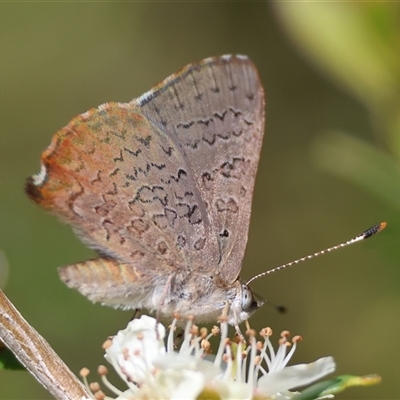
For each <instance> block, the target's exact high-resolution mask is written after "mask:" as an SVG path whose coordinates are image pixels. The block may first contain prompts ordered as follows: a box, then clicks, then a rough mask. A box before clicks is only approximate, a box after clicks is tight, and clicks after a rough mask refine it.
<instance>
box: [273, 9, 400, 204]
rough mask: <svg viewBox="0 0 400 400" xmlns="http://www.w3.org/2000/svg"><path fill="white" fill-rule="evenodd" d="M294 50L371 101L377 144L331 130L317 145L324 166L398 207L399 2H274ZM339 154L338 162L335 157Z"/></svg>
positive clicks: (366, 102)
mask: <svg viewBox="0 0 400 400" xmlns="http://www.w3.org/2000/svg"><path fill="white" fill-rule="evenodd" d="M275 6H276V9H277V10H278V13H279V16H280V17H281V20H282V21H283V23H284V26H285V28H286V29H287V31H288V32H289V34H290V36H291V38H292V39H293V40H294V42H295V43H296V44H297V45H298V47H299V49H300V50H301V51H302V52H304V54H306V55H308V56H309V57H310V59H311V60H312V61H313V62H314V63H316V64H317V65H318V66H319V67H320V68H321V69H323V70H324V71H325V72H326V74H327V75H328V76H329V77H331V78H332V79H335V80H336V81H338V82H339V84H340V85H341V86H343V87H344V88H346V89H347V90H348V91H349V92H351V93H352V94H353V95H354V96H356V97H357V98H358V100H359V101H361V102H362V103H364V104H365V106H366V107H367V108H368V110H369V113H370V117H371V120H372V122H373V123H374V127H375V133H376V139H377V141H378V143H381V147H383V146H384V149H381V150H380V149H378V148H377V147H376V144H375V143H368V142H366V141H365V140H355V139H354V137H352V135H351V134H347V133H343V132H342V133H338V132H334V133H328V134H326V135H325V136H321V137H320V138H319V139H318V141H317V142H316V144H315V147H314V154H315V159H316V160H317V161H318V162H319V164H320V165H321V166H323V167H324V168H326V169H327V170H329V171H331V172H334V173H336V174H338V175H340V176H343V177H345V178H347V179H349V180H352V181H354V182H355V183H357V184H359V185H361V186H362V187H363V188H364V189H367V190H369V191H370V192H371V193H373V194H374V195H377V196H378V197H379V198H380V200H382V201H386V202H387V203H388V204H390V206H395V207H397V208H399V207H400V201H399V199H400V196H399V194H400V193H399V191H400V187H399V182H400V57H399V49H400V5H399V3H398V2H396V3H387V2H336V3H335V2H333V3H332V2H329V3H328V2H322V3H310V4H307V5H306V6H304V4H298V3H297V4H296V3H286V2H278V3H275ZM338 160H340V162H338Z"/></svg>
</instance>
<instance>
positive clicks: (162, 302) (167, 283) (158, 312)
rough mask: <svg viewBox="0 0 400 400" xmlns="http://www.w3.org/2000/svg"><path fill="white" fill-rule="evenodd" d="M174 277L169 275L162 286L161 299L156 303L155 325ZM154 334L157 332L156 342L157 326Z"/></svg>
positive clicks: (158, 320)
mask: <svg viewBox="0 0 400 400" xmlns="http://www.w3.org/2000/svg"><path fill="white" fill-rule="evenodd" d="M174 277H175V276H174V275H170V276H169V277H168V279H167V282H166V284H165V286H164V290H163V292H162V294H161V298H160V302H159V303H158V307H157V312H156V325H158V323H159V322H160V317H161V308H162V306H163V305H164V301H165V299H166V298H167V296H168V292H169V291H170V290H171V287H172V281H173V279H174ZM156 332H157V340H158V339H159V337H158V326H157V327H156Z"/></svg>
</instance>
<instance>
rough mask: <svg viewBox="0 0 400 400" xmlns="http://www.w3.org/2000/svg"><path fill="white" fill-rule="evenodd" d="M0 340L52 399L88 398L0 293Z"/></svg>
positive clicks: (43, 340) (53, 353) (69, 372)
mask: <svg viewBox="0 0 400 400" xmlns="http://www.w3.org/2000/svg"><path fill="white" fill-rule="evenodd" d="M0 338H1V340H2V341H3V342H4V343H5V344H6V346H7V347H8V348H9V349H10V350H11V351H12V352H13V353H14V354H15V356H16V357H17V358H18V360H19V362H20V363H21V364H22V365H23V366H24V367H25V368H26V369H27V370H28V371H29V372H30V373H31V374H32V375H33V376H34V377H35V378H36V379H37V380H38V381H39V382H40V383H41V384H42V385H43V386H44V387H45V388H46V389H47V390H48V391H49V392H50V393H51V394H52V395H53V396H54V398H56V399H60V400H61V399H62V400H67V399H69V400H78V399H79V400H80V399H82V398H90V396H89V394H88V392H87V390H86V388H85V386H84V385H83V384H82V383H81V382H80V381H79V379H78V378H77V377H76V376H75V375H74V374H73V373H72V372H71V370H70V369H69V368H68V367H67V366H66V365H65V363H64V362H63V361H62V360H61V358H60V357H59V356H58V355H57V354H56V352H55V351H54V350H53V349H52V348H51V347H50V345H49V344H48V343H47V341H46V340H45V339H44V338H43V337H42V336H40V335H39V333H37V332H36V330H35V329H33V328H32V327H31V326H30V325H29V324H28V322H26V321H25V319H24V318H23V317H22V315H21V314H20V313H19V312H18V310H17V309H16V308H15V307H14V306H13V304H12V303H11V302H10V301H9V300H8V298H7V297H6V295H5V294H4V293H3V292H2V291H1V290H0Z"/></svg>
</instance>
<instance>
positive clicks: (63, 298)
mask: <svg viewBox="0 0 400 400" xmlns="http://www.w3.org/2000/svg"><path fill="white" fill-rule="evenodd" d="M399 27H400V18H399V6H398V5H396V4H389V3H387V4H385V5H382V4H379V3H362V4H356V3H352V4H350V3H348V4H346V3H336V4H334V3H329V4H328V3H325V4H324V3H301V4H296V3H274V4H266V3H265V4H264V3H250V2H247V3H224V2H221V3H191V2H187V3H182V2H176V3H168V2H165V3H164V2H161V3H150V2H148V3H146V2H142V3H111V2H110V3H90V2H86V3H2V4H1V5H0V54H1V55H0V249H2V250H3V251H4V254H5V255H6V257H7V259H8V263H9V271H8V274H9V276H8V280H7V282H6V283H5V284H3V287H4V290H5V292H6V294H7V295H8V296H9V298H10V299H11V300H12V301H13V303H14V304H15V305H16V307H17V308H18V309H19V310H20V312H21V313H22V314H23V316H24V317H25V318H26V319H27V320H28V321H29V322H30V323H31V324H32V325H33V326H34V327H35V328H36V329H37V330H38V331H39V332H40V333H41V334H42V335H43V336H44V337H45V338H46V339H47V340H48V341H49V342H50V344H51V345H52V346H53V347H54V349H55V350H56V351H57V352H58V353H59V354H60V356H61V357H62V358H63V359H64V361H65V362H66V363H67V364H68V365H69V366H70V368H71V369H72V370H73V371H74V372H76V373H77V372H78V371H79V369H80V368H81V367H83V366H87V367H89V368H90V369H92V370H95V369H96V367H97V365H98V364H100V363H103V362H104V361H103V352H102V350H101V344H102V342H103V341H104V339H105V338H106V337H107V336H109V335H112V334H114V333H115V332H116V331H117V330H118V329H120V328H123V327H125V325H126V323H127V321H128V319H129V318H130V317H131V313H130V312H123V311H116V310H112V309H108V308H106V307H101V306H100V305H93V304H91V303H90V302H89V301H88V300H86V299H85V298H84V297H83V296H81V295H80V294H79V293H77V292H75V291H72V290H70V289H68V288H67V287H66V286H64V284H63V283H62V282H61V281H60V280H59V279H58V275H57V270H56V267H58V266H61V265H64V264H68V263H72V262H74V261H81V260H84V259H87V258H89V257H90V256H91V255H92V253H91V251H90V250H88V249H86V248H85V246H84V245H83V244H81V243H80V241H79V240H78V239H77V238H76V237H75V236H74V235H73V233H72V231H71V229H70V227H68V226H65V225H63V224H61V223H60V222H58V221H57V219H56V218H55V217H53V216H51V215H48V214H47V213H46V212H44V211H42V210H41V209H39V208H38V207H37V206H35V205H34V204H33V203H31V202H30V201H29V200H28V199H27V197H26V196H25V194H24V191H23V187H24V183H25V179H26V178H27V177H28V176H29V175H31V174H33V173H36V172H38V170H39V159H40V154H41V152H42V150H44V149H45V148H46V146H47V145H48V144H49V143H50V139H51V136H52V134H53V133H54V132H55V131H56V130H58V129H59V128H61V127H62V126H64V125H66V124H67V123H68V121H69V119H71V118H72V117H74V116H75V115H77V114H79V113H82V112H84V111H86V110H87V109H89V108H91V107H94V106H97V105H99V104H101V103H104V102H108V101H121V102H125V101H129V100H131V99H132V98H133V97H137V96H139V95H141V94H142V93H143V92H145V91H146V90H148V89H149V88H150V87H151V86H153V85H154V84H156V83H157V82H159V81H160V80H162V79H164V78H165V77H167V76H168V75H170V74H171V73H173V72H175V71H177V70H178V69H179V68H181V67H182V66H184V65H186V64H188V63H190V62H194V61H197V60H200V59H202V58H204V57H209V56H212V55H218V54H226V53H241V54H247V55H249V56H250V57H251V58H252V59H253V61H254V62H255V64H256V65H257V66H258V69H259V73H260V75H261V79H262V81H263V83H264V86H265V90H266V96H267V128H266V137H265V141H264V146H263V151H262V156H261V161H260V169H259V173H258V177H257V183H256V190H255V196H254V202H253V214H252V223H251V229H250V238H249V244H248V248H247V253H246V258H245V261H244V266H243V270H242V276H243V278H245V279H246V278H250V277H251V276H253V275H254V274H256V273H258V272H261V271H263V270H266V269H270V268H273V267H275V266H277V265H279V264H282V263H285V262H288V261H291V260H293V259H295V258H298V257H300V256H303V255H305V254H308V253H311V252H314V251H317V250H320V249H321V248H324V247H327V246H330V245H333V244H336V243H337V242H340V241H344V240H347V239H349V238H351V237H353V236H354V235H356V234H357V233H359V232H360V231H362V230H364V229H366V228H369V227H370V226H371V225H374V224H375V223H379V222H380V221H384V220H386V221H388V223H389V226H388V228H387V229H386V230H385V231H384V232H383V233H381V234H379V235H378V236H376V237H374V238H373V239H371V240H368V241H366V242H362V243H359V244H356V245H354V246H351V247H348V248H346V249H344V250H340V251H337V252H335V253H332V254H329V255H326V256H323V257H321V258H317V259H314V260H312V261H309V262H307V263H306V264H302V265H301V266H297V267H295V268H292V269H289V270H286V271H283V272H280V273H276V274H273V275H272V276H269V277H267V278H265V279H264V280H258V281H256V282H254V285H253V289H254V291H255V292H257V293H259V294H260V295H262V296H263V297H265V298H267V299H269V300H271V301H272V302H274V303H276V304H283V305H285V306H286V307H287V308H288V313H287V314H285V315H279V314H277V313H276V312H275V311H274V310H273V309H272V308H271V307H267V306H266V307H264V308H263V309H261V310H260V311H259V312H258V313H257V314H256V315H254V317H252V319H251V323H252V325H253V327H254V328H256V329H259V328H261V327H263V326H270V327H272V329H273V330H274V332H275V338H276V340H277V339H278V337H279V332H280V331H281V330H283V329H288V330H289V331H290V332H291V333H292V334H300V335H302V336H303V338H304V341H303V342H302V343H301V344H300V346H299V349H298V350H297V352H296V355H295V358H294V360H293V362H310V361H313V360H315V359H316V358H318V357H321V356H324V355H332V356H334V358H335V360H336V362H337V365H338V368H337V373H338V374H343V373H351V374H356V375H363V374H368V373H378V374H380V375H381V376H382V377H383V381H382V384H381V385H379V386H375V387H370V388H353V389H350V390H348V391H346V392H344V393H343V394H341V395H340V396H339V398H343V399H393V398H399V397H400V396H399V394H398V393H399V389H398V375H399V373H398V369H399V367H398V363H399V354H400V344H399V341H398V337H399V334H400V294H399V282H400V276H399V268H398V262H397V259H398V257H399V251H398V238H399V237H400V223H399V202H398V199H399V196H400V181H399V175H400V172H399V171H400V166H399V162H398V157H399V154H400V129H399V126H400V122H399V121H400V112H399V109H400V100H399V99H400V94H399V93H400V89H399V82H400V78H399V71H400V68H399V64H398V63H399V57H398V49H399V48H400V33H399V32H400V28H399ZM397 194H399V196H397ZM0 260H2V261H1V262H0V264H1V265H0V267H4V266H5V264H6V262H5V261H4V259H3V258H0ZM1 276H3V275H2V272H0V277H1ZM96 378H97V377H96ZM93 379H94V377H93ZM0 398H1V399H45V398H50V396H49V394H48V393H47V392H45V391H44V390H43V389H42V388H41V387H40V386H39V384H38V383H36V381H35V380H34V379H33V378H32V377H31V376H30V375H29V374H28V373H26V372H14V371H0Z"/></svg>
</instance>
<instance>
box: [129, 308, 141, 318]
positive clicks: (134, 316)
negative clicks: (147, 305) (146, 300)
mask: <svg viewBox="0 0 400 400" xmlns="http://www.w3.org/2000/svg"><path fill="white" fill-rule="evenodd" d="M141 312H142V310H141V309H140V308H135V312H134V313H133V315H132V318H131V319H130V320H129V321H132V320H133V319H136V318H139V317H140V315H141Z"/></svg>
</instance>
